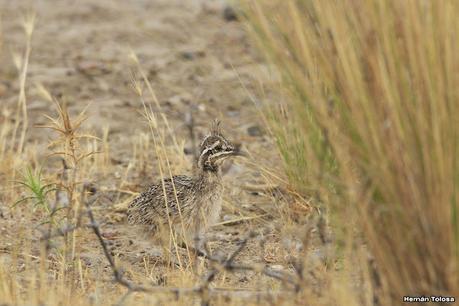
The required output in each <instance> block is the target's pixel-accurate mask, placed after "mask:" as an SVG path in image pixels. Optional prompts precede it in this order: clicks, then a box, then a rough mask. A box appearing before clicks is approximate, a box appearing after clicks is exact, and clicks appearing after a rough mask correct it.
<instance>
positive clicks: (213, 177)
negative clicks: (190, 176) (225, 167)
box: [196, 166, 221, 182]
mask: <svg viewBox="0 0 459 306" xmlns="http://www.w3.org/2000/svg"><path fill="white" fill-rule="evenodd" d="M196 176H197V178H198V179H199V180H204V181H209V182H216V181H220V180H221V169H220V167H218V166H214V167H208V166H207V167H202V168H198V169H197V173H196Z"/></svg>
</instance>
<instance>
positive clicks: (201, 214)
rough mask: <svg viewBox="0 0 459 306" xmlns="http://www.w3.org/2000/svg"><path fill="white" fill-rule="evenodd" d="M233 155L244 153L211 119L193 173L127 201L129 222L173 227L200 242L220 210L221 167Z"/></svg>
mask: <svg viewBox="0 0 459 306" xmlns="http://www.w3.org/2000/svg"><path fill="white" fill-rule="evenodd" d="M236 156H246V154H245V153H244V152H243V151H242V150H241V149H240V146H239V145H234V144H233V143H232V142H230V141H229V140H228V139H227V138H226V137H225V136H224V135H223V134H222V131H221V128H220V121H218V120H214V121H213V123H212V125H211V128H210V132H209V134H208V135H206V136H205V137H204V139H203V140H202V142H201V143H200V145H199V155H198V156H197V158H195V167H194V173H193V175H191V176H187V175H174V176H172V177H171V178H164V179H162V180H160V181H159V182H157V183H156V184H153V185H151V186H150V187H148V188H147V189H146V190H145V191H144V192H142V193H141V194H140V195H139V196H137V197H136V198H135V199H134V200H133V201H132V202H131V203H130V205H129V207H128V210H127V214H128V222H129V223H130V224H134V225H144V226H146V227H147V229H148V230H149V231H152V232H155V231H156V230H158V228H159V227H165V228H169V229H173V230H175V231H176V232H177V233H179V234H181V236H182V238H183V239H184V240H185V241H190V239H193V240H194V241H195V242H196V241H200V242H201V243H202V239H203V237H204V236H205V234H206V232H207V231H208V229H209V227H210V226H212V225H214V224H215V223H217V222H218V220H219V217H220V213H221V210H222V196H223V184H222V172H221V166H222V164H223V162H224V161H225V160H227V159H230V158H233V157H236ZM198 244H199V242H198Z"/></svg>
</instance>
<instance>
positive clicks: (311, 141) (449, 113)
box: [242, 0, 459, 305]
mask: <svg viewBox="0 0 459 306" xmlns="http://www.w3.org/2000/svg"><path fill="white" fill-rule="evenodd" d="M242 3H243V6H244V8H245V10H246V12H247V14H248V22H249V24H250V27H251V29H252V30H253V33H254V37H255V38H256V39H257V41H258V43H259V45H260V46H261V50H262V51H263V52H264V53H266V55H267V56H268V58H269V59H270V60H271V61H272V62H273V63H274V64H275V65H276V66H277V67H278V72H279V75H280V76H281V83H282V87H283V90H284V93H285V103H282V104H281V105H282V107H281V110H282V111H279V108H278V107H273V108H271V109H270V110H269V111H268V112H269V115H270V116H271V118H272V119H273V120H271V121H270V122H271V125H272V129H273V131H274V134H275V136H276V139H277V142H278V145H279V147H280V149H281V152H282V155H283V158H284V161H285V166H286V171H287V173H289V176H290V179H291V182H292V184H294V185H295V186H296V188H297V189H299V190H302V191H303V192H312V193H311V195H313V196H317V199H319V200H320V201H321V202H323V203H324V204H327V205H328V206H329V207H331V208H333V212H334V214H335V216H336V218H335V225H337V226H340V227H344V228H348V229H351V227H349V226H348V224H351V225H352V224H354V223H352V222H349V220H356V223H355V224H357V225H358V226H359V229H360V232H361V233H362V234H363V235H364V237H365V243H366V244H367V245H368V247H369V250H370V252H371V254H372V255H373V256H374V258H375V262H376V264H377V267H378V271H379V273H380V274H381V276H382V278H383V281H382V284H381V286H382V288H381V292H382V293H381V294H380V295H379V297H378V298H379V299H380V300H381V302H382V303H383V304H386V305H395V304H399V303H400V301H401V299H402V297H403V296H404V295H420V294H425V295H430V294H443V295H456V296H457V295H458V294H459V285H458V284H459V282H458V281H459V279H458V263H459V258H458V247H459V244H458V243H459V241H458V235H459V227H458V217H457V211H458V199H457V191H458V190H459V180H458V178H459V165H458V163H457V147H458V140H459V139H458V132H459V124H458V121H457V119H456V118H455V117H456V114H457V111H458V109H459V96H458V93H459V92H458V91H459V79H458V73H457V71H458V69H459V57H458V56H457V54H458V51H459V50H458V47H457V42H458V41H459V19H458V18H455V16H457V14H458V13H459V3H458V2H455V1H448V0H445V1H417V0H406V1H396V0H383V1H365V0H343V1H308V0H292V1H280V0H277V1H276V0H274V1H256V2H255V1H242ZM362 265H363V263H362Z"/></svg>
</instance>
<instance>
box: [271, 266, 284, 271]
mask: <svg viewBox="0 0 459 306" xmlns="http://www.w3.org/2000/svg"><path fill="white" fill-rule="evenodd" d="M271 269H273V270H277V271H282V270H284V267H282V266H281V265H272V266H271Z"/></svg>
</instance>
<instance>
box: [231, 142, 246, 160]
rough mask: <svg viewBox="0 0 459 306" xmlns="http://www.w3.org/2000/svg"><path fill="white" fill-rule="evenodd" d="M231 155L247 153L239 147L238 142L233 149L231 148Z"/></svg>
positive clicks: (244, 154) (244, 155) (243, 155)
mask: <svg viewBox="0 0 459 306" xmlns="http://www.w3.org/2000/svg"><path fill="white" fill-rule="evenodd" d="M231 155H233V156H242V157H249V154H248V153H247V152H246V151H245V150H242V149H241V145H240V144H238V145H235V146H234V149H233V151H232V153H231Z"/></svg>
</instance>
